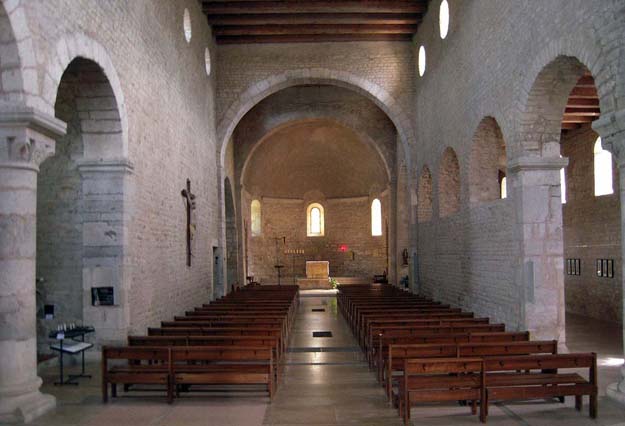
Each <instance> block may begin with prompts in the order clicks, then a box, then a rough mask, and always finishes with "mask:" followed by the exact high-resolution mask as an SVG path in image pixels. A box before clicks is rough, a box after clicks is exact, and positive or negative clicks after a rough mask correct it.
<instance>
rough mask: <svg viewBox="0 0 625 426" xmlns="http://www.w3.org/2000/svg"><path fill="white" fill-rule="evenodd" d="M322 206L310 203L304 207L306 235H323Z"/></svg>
mask: <svg viewBox="0 0 625 426" xmlns="http://www.w3.org/2000/svg"><path fill="white" fill-rule="evenodd" d="M324 219H325V217H324V212H323V206H322V205H321V204H319V203H312V204H310V205H309V206H308V207H307V208H306V224H307V226H306V235H307V236H309V237H323V236H324V235H325V226H324V225H325V221H324Z"/></svg>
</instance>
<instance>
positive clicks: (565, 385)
mask: <svg viewBox="0 0 625 426" xmlns="http://www.w3.org/2000/svg"><path fill="white" fill-rule="evenodd" d="M577 369H587V370H588V379H585V378H584V377H582V376H581V375H580V374H578V373H577V372H566V373H562V372H561V370H577ZM484 371H485V372H486V380H485V394H484V407H485V416H486V415H488V405H489V404H490V402H491V401H496V400H497V401H510V400H529V399H543V398H563V397H565V396H574V397H575V408H576V409H577V410H578V411H581V409H582V403H583V397H584V396H585V395H588V397H589V415H590V417H591V418H593V419H594V418H596V417H597V409H598V407H597V395H598V388H597V355H596V354H595V353H586V354H559V355H531V356H510V357H494V358H485V359H484Z"/></svg>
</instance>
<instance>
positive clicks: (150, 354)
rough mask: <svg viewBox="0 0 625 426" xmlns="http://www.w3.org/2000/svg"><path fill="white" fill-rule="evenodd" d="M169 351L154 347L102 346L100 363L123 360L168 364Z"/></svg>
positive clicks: (166, 348) (165, 348) (164, 348)
mask: <svg viewBox="0 0 625 426" xmlns="http://www.w3.org/2000/svg"><path fill="white" fill-rule="evenodd" d="M170 358H171V356H170V349H169V348H168V347H154V346H140V347H129V346H103V347H102V361H103V362H106V360H110V359H123V360H129V361H158V362H169V360H170Z"/></svg>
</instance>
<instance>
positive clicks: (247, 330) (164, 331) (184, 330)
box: [148, 327, 286, 353]
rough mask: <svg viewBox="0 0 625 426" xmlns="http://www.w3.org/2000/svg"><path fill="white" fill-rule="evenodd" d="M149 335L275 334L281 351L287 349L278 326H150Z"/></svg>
mask: <svg viewBox="0 0 625 426" xmlns="http://www.w3.org/2000/svg"><path fill="white" fill-rule="evenodd" d="M148 336H273V337H275V338H277V339H278V342H279V346H280V348H281V351H282V352H283V353H284V352H285V351H286V343H285V342H283V341H282V333H281V330H280V328H278V327H274V328H271V327H161V328H157V327H150V328H148Z"/></svg>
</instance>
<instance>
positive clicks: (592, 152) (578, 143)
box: [560, 67, 623, 343]
mask: <svg viewBox="0 0 625 426" xmlns="http://www.w3.org/2000/svg"><path fill="white" fill-rule="evenodd" d="M575 81H576V82H575V85H574V87H573V88H572V89H571V90H570V91H569V96H568V99H567V101H566V108H565V110H564V114H563V118H562V133H561V139H560V149H561V151H560V152H561V155H562V156H563V157H566V158H567V159H568V161H569V164H568V166H567V167H566V169H565V170H564V172H563V174H564V181H563V184H564V185H563V187H564V188H566V190H565V191H566V193H565V196H566V203H565V204H564V200H563V204H562V233H563V242H564V253H563V257H564V261H563V262H564V293H565V309H566V322H567V336H568V334H570V333H569V331H571V333H572V334H571V336H569V337H567V340H568V341H570V342H571V343H574V339H575V336H576V334H575V330H576V329H577V328H578V327H582V326H584V325H588V324H594V325H595V326H596V325H598V324H602V323H606V324H608V323H612V324H615V325H620V324H622V321H623V318H622V300H623V298H622V295H621V291H622V285H621V282H622V281H621V266H620V265H621V262H622V259H621V240H620V229H621V216H620V200H619V196H618V191H619V189H618V182H619V177H618V168H617V167H615V166H614V164H613V161H614V160H613V158H612V155H611V153H610V152H609V151H606V150H604V149H603V147H602V145H601V138H600V137H599V135H598V134H597V133H596V132H595V131H594V130H593V129H592V127H591V123H592V122H593V121H594V120H596V119H597V118H599V115H600V108H599V97H598V94H597V88H596V85H595V81H594V78H593V76H592V74H591V73H590V72H589V71H588V70H587V69H586V68H585V67H582V70H581V72H580V76H579V77H578V78H577V79H576V80H575Z"/></svg>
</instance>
